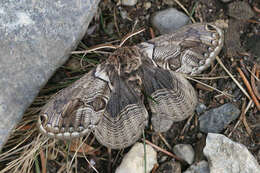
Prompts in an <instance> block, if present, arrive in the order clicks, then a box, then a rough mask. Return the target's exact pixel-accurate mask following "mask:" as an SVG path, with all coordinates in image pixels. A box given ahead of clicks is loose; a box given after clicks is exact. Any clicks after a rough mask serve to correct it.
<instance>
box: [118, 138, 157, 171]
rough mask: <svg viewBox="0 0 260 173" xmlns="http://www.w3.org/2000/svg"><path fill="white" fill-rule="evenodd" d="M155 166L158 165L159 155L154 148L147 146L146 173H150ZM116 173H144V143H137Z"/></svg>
mask: <svg viewBox="0 0 260 173" xmlns="http://www.w3.org/2000/svg"><path fill="white" fill-rule="evenodd" d="M155 164H157V153H156V151H155V150H154V149H153V147H151V146H150V145H148V144H146V173H149V172H150V171H151V170H152V169H153V167H154V165H155ZM116 173H144V145H143V144H142V143H136V144H135V145H134V146H133V147H132V148H131V150H130V151H129V152H128V153H127V154H126V155H125V156H124V158H123V161H122V162H121V164H120V165H119V167H117V169H116Z"/></svg>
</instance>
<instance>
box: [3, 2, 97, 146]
mask: <svg viewBox="0 0 260 173" xmlns="http://www.w3.org/2000/svg"><path fill="white" fill-rule="evenodd" d="M98 2H99V0H78V1H71V0H63V1H53V0H45V1H30V0H27V1H20V0H13V1H0V15H1V17H0V91H1V92H0V119H1V121H0V150H1V148H2V146H3V144H4V143H5V142H6V140H7V138H8V136H9V134H10V132H11V130H12V129H13V128H14V127H15V125H16V124H17V123H18V122H19V120H20V119H21V118H22V115H23V113H24V111H25V110H26V108H27V107H28V106H29V105H30V104H31V102H32V101H33V99H34V98H35V96H36V95H37V94H38V92H39V90H40V89H41V88H42V87H43V86H44V84H45V83H46V82H47V81H48V79H49V78H50V77H51V75H52V74H53V73H54V72H55V70H56V69H57V68H58V67H59V66H60V65H62V64H63V63H64V62H65V61H66V60H67V58H68V57H69V55H70V51H71V50H73V49H74V48H75V47H76V46H77V43H78V42H79V41H80V39H81V38H82V37H83V36H84V33H85V32H86V30H87V27H88V24H89V22H90V21H91V19H92V17H93V15H94V13H95V11H96V9H97V5H98Z"/></svg>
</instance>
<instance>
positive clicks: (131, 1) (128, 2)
mask: <svg viewBox="0 0 260 173" xmlns="http://www.w3.org/2000/svg"><path fill="white" fill-rule="evenodd" d="M121 3H122V5H125V6H134V5H135V4H136V3H137V0H122V1H121Z"/></svg>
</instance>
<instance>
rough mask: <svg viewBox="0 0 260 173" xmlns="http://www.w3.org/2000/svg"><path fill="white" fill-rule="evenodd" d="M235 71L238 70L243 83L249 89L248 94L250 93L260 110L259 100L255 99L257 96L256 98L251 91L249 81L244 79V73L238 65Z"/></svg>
mask: <svg viewBox="0 0 260 173" xmlns="http://www.w3.org/2000/svg"><path fill="white" fill-rule="evenodd" d="M237 71H238V72H239V74H240V76H241V78H242V80H243V81H244V84H245V85H246V87H247V89H248V91H249V94H250V95H251V97H252V100H253V101H254V103H255V105H256V107H257V109H258V110H260V104H259V102H258V100H257V98H256V96H255V94H254V92H253V89H252V87H251V86H250V83H249V82H248V80H247V79H246V77H245V75H244V73H243V72H242V70H241V69H240V68H239V67H238V68H237Z"/></svg>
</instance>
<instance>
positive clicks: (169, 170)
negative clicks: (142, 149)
mask: <svg viewBox="0 0 260 173" xmlns="http://www.w3.org/2000/svg"><path fill="white" fill-rule="evenodd" d="M156 173H181V164H180V163H179V162H176V161H175V160H170V161H168V162H165V163H163V164H162V165H161V166H160V167H159V168H158V169H157V170H156Z"/></svg>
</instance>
